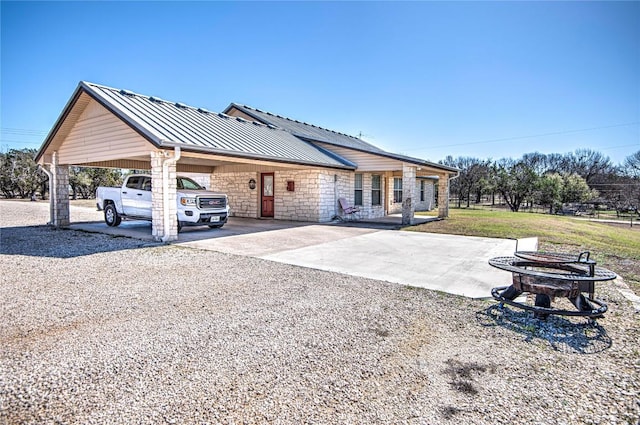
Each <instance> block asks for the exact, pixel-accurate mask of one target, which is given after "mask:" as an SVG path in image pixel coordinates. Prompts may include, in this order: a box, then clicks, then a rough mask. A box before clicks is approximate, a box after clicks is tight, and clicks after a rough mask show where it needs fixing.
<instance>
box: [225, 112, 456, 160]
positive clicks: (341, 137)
mask: <svg viewBox="0 0 640 425" xmlns="http://www.w3.org/2000/svg"><path fill="white" fill-rule="evenodd" d="M232 108H236V109H238V110H239V111H241V112H243V113H245V114H247V115H249V116H251V117H253V118H255V119H256V120H259V121H260V122H263V123H265V124H267V125H271V126H274V127H276V128H280V129H282V130H285V131H288V132H290V133H291V134H293V135H295V136H298V137H299V138H302V139H304V140H308V141H312V142H314V141H315V142H322V143H327V144H330V145H334V146H340V147H344V148H349V149H355V150H358V151H361V152H367V153H372V154H375V155H380V156H384V157H386V158H391V159H396V160H399V161H404V162H409V163H412V164H418V165H425V166H429V167H434V168H440V169H443V170H446V171H450V172H458V171H459V170H458V169H457V168H453V167H449V166H446V165H442V164H436V163H433V162H429V161H425V160H424V159H420V158H413V157H410V156H406V155H399V154H395V153H392V152H387V151H385V150H382V149H380V148H378V147H377V146H374V145H372V144H370V143H367V142H365V141H364V140H362V139H359V138H357V137H354V136H349V135H347V134H344V133H339V132H336V131H333V130H328V129H326V128H322V127H318V126H316V125H313V124H308V123H306V122H302V121H298V120H293V119H291V118H287V117H283V116H281V115H277V114H272V113H271V112H265V111H262V110H260V109H256V108H253V107H251V106H247V105H240V104H237V103H232V104H230V105H229V106H228V107H227V108H226V109H225V110H224V112H225V113H226V112H229V111H230V110H231V109H232Z"/></svg>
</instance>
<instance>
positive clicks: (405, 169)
mask: <svg viewBox="0 0 640 425" xmlns="http://www.w3.org/2000/svg"><path fill="white" fill-rule="evenodd" d="M416 168H417V167H415V166H411V165H407V164H402V224H403V225H409V224H413V223H414V219H413V215H414V214H415V212H416V202H415V198H416V171H417V170H416Z"/></svg>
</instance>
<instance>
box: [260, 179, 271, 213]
mask: <svg viewBox="0 0 640 425" xmlns="http://www.w3.org/2000/svg"><path fill="white" fill-rule="evenodd" d="M261 182H262V202H261V203H262V209H261V216H262V217H273V173H265V174H262V178H261Z"/></svg>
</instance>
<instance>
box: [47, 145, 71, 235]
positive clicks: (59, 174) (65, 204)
mask: <svg viewBox="0 0 640 425" xmlns="http://www.w3.org/2000/svg"><path fill="white" fill-rule="evenodd" d="M49 171H50V172H51V176H52V180H51V181H49V192H50V194H49V198H50V199H49V205H50V215H51V223H50V224H51V225H52V226H54V227H56V228H64V227H68V226H69V224H70V214H69V165H60V164H58V153H57V152H54V153H53V156H52V161H51V164H50V165H49Z"/></svg>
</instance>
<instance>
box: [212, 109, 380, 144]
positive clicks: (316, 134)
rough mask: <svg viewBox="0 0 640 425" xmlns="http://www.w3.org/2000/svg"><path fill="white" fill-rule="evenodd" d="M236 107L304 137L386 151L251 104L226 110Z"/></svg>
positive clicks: (226, 110) (345, 135) (354, 138)
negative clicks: (262, 109) (253, 106)
mask: <svg viewBox="0 0 640 425" xmlns="http://www.w3.org/2000/svg"><path fill="white" fill-rule="evenodd" d="M234 107H235V108H236V109H239V110H240V111H242V112H244V113H245V114H247V115H249V116H252V117H254V118H255V119H257V120H259V121H261V122H263V123H265V124H271V125H273V126H275V127H278V128H281V129H283V130H285V131H288V132H289V133H291V134H293V135H295V136H298V137H301V138H303V139H309V140H314V141H317V142H324V143H329V144H332V145H336V146H342V147H345V148H351V149H357V150H360V151H365V152H373V153H378V152H384V151H383V150H382V149H380V148H378V147H377V146H374V145H372V144H370V143H367V142H365V141H364V140H362V139H359V138H357V137H354V136H349V135H348V134H344V133H339V132H337V131H333V130H329V129H326V128H322V127H318V126H316V125H313V124H308V123H306V122H302V121H297V120H293V119H291V118H287V117H283V116H280V115H276V114H272V113H271V112H265V111H261V110H260V109H256V108H252V107H251V106H247V105H239V104H237V103H232V104H231V105H229V106H228V107H227V109H225V111H224V112H228V111H229V110H230V109H231V108H234Z"/></svg>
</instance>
